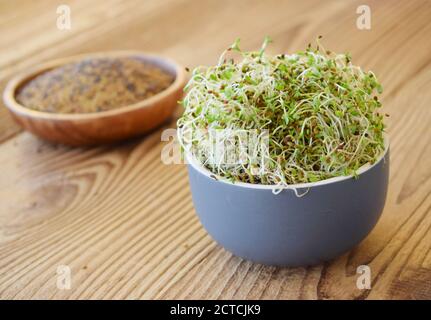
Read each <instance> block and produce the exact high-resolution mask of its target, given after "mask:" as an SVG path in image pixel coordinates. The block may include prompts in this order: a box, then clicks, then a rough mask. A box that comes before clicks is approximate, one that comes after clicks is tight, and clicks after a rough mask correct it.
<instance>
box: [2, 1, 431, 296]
mask: <svg viewBox="0 0 431 320" xmlns="http://www.w3.org/2000/svg"><path fill="white" fill-rule="evenodd" d="M20 2H22V3H20V4H19V5H18V6H17V5H15V4H12V3H10V2H5V1H3V2H1V3H0V16H1V19H0V25H1V27H2V33H1V35H0V43H1V46H2V48H7V50H2V51H1V52H0V70H1V71H0V72H1V73H0V88H3V87H4V85H5V84H6V82H7V80H8V79H10V77H11V76H13V75H14V74H15V73H16V72H18V71H21V70H25V69H26V68H28V67H30V66H32V65H34V64H35V63H38V62H41V61H45V60H48V59H52V58H59V57H64V56H68V55H72V54H77V53H84V52H94V51H103V50H112V49H134V50H143V51H153V52H159V53H162V54H164V55H167V56H171V57H174V58H175V59H176V60H178V62H179V63H181V64H183V65H187V66H189V67H194V66H196V65H199V64H209V63H214V62H215V61H216V59H217V56H218V54H219V53H220V52H221V51H222V50H223V49H224V48H225V47H226V46H227V45H229V44H230V43H231V42H232V41H233V40H234V39H235V38H236V37H241V39H242V42H243V47H244V48H245V49H251V48H257V47H258V46H259V45H260V43H261V41H262V39H263V37H264V36H265V35H270V36H271V37H272V38H273V39H274V44H273V45H272V46H271V48H270V51H273V52H282V51H286V52H292V51H295V50H300V49H303V48H304V47H305V46H306V44H307V43H308V42H310V41H313V39H315V38H316V37H317V36H318V35H319V34H321V35H323V37H324V44H325V46H326V47H328V48H331V50H334V51H349V52H351V53H352V56H353V61H354V63H356V64H359V65H361V66H363V67H364V68H365V69H371V70H373V71H374V72H375V73H376V74H377V75H378V76H379V78H380V80H381V81H382V83H383V85H384V89H385V91H384V95H383V104H384V111H385V112H387V113H389V114H390V117H389V119H388V126H389V128H388V131H389V136H390V140H391V174H390V186H389V194H388V199H387V203H386V207H385V210H384V213H383V216H382V218H381V220H380V221H379V223H378V224H377V226H376V228H375V229H374V230H373V232H372V233H371V234H370V235H369V236H368V237H367V238H366V239H365V240H364V241H363V242H362V243H361V244H360V245H359V246H358V247H357V248H355V249H354V250H352V251H351V252H349V253H347V254H345V255H344V256H342V257H340V258H338V259H336V260H334V261H331V262H328V263H326V264H324V265H319V266H315V267H310V268H294V269H293V268H271V267H265V266H262V265H257V264H253V263H251V262H248V261H244V260H241V259H239V258H237V257H234V256H232V255H231V254H230V253H228V252H226V251H225V250H223V249H222V248H220V247H219V246H218V245H216V244H215V243H214V242H213V241H212V240H211V239H210V238H209V236H208V235H207V234H206V233H205V231H204V230H203V229H202V227H201V226H200V224H199V221H198V220H197V218H196V216H195V213H194V209H193V206H192V203H191V197H190V192H189V188H188V181H187V174H186V170H185V167H184V166H183V165H170V166H167V165H164V164H163V163H162V162H161V161H160V152H161V149H162V148H163V143H162V142H160V134H161V132H162V130H163V129H164V128H167V127H174V126H175V123H174V122H172V123H170V124H169V125H167V126H165V127H164V128H161V129H159V130H157V131H155V132H153V133H151V134H149V135H147V136H145V137H142V138H138V139H135V140H131V141H128V142H125V143H121V144H117V145H113V146H107V147H99V148H78V149H74V148H68V147H64V146H59V145H52V144H48V143H46V142H43V141H41V140H38V139H37V138H34V137H33V136H31V135H30V134H29V133H26V132H21V131H20V129H19V128H18V127H17V126H16V125H15V124H14V123H13V121H12V119H11V118H10V117H9V116H8V114H7V113H6V111H5V109H4V108H0V163H1V165H2V170H1V171H0V297H1V298H4V299H11V298H15V299H23V298H32V299H36V298H43V299H46V298H56V299H75V298H81V299H83V298H89V299H123V298H125V299H135V298H138V299H146V298H150V299H152V298H161V299H170V298H186V299H189V298H208V299H209V298H215V299H231V298H233V299H338V298H339V299H431V232H430V229H431V214H430V212H431V210H430V208H431V164H430V160H429V159H431V146H430V143H429V142H430V139H431V128H430V124H431V109H430V102H429V101H430V100H431V91H430V90H429V89H430V85H431V54H430V53H431V42H430V41H429V39H430V38H431V24H430V23H429V21H430V19H431V2H430V1H427V0H423V1H399V2H393V1H389V0H387V1H337V0H334V1H317V0H306V1H305V0H303V1H275V0H274V1H265V2H263V1H219V0H218V1H215V0H214V1H192V0H168V1H163V2H162V1H146V2H144V3H143V2H141V1H138V0H134V1H120V0H112V1H91V2H88V1H77V0H75V1H69V4H70V6H71V9H72V19H73V20H72V30H70V31H59V30H57V29H56V27H55V19H56V14H55V10H56V7H57V5H59V4H60V2H59V1H50V0H44V1H37V2H32V1H20ZM14 3H15V2H14ZM362 4H368V5H369V6H370V7H371V12H372V28H371V30H369V31H361V30H358V29H357V28H356V18H357V14H356V8H357V7H358V6H359V5H362ZM18 7H19V8H20V9H19V10H18V9H16V8H18ZM364 264H366V265H368V266H370V268H371V272H372V288H371V290H359V289H358V288H357V287H356V280H357V277H358V275H357V274H356V268H357V266H359V265H364ZM58 265H69V266H70V267H71V269H72V287H71V289H70V290H59V289H57V287H56V268H57V266H58Z"/></svg>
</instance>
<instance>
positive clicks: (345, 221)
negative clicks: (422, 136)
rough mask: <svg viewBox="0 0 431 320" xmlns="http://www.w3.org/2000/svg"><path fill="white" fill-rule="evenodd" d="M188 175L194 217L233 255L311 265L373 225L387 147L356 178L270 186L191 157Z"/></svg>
mask: <svg viewBox="0 0 431 320" xmlns="http://www.w3.org/2000/svg"><path fill="white" fill-rule="evenodd" d="M187 160H188V163H189V166H188V168H189V178H190V186H191V191H192V197H193V203H194V206H195V209H196V212H197V214H198V216H199V219H200V221H201V223H202V224H203V226H204V227H205V229H206V230H207V231H208V233H209V234H210V235H211V236H212V238H213V239H214V240H215V241H217V242H218V243H219V244H220V245H222V246H223V247H224V248H226V249H227V250H229V251H231V252H232V253H234V254H235V255H237V256H240V257H242V258H245V259H248V260H252V261H255V262H259V263H263V264H267V265H277V266H309V265H314V264H318V263H320V262H323V261H328V260H330V259H332V258H335V257H337V256H339V255H341V254H342V253H344V252H346V251H348V250H350V249H352V248H353V247H354V246H356V245H357V244H358V243H359V242H360V241H362V240H363V239H364V238H365V237H366V236H367V235H368V233H369V232H370V231H371V230H372V229H373V227H374V226H375V225H376V223H377V221H378V219H379V217H380V215H381V213H382V211H383V207H384V204H385V199H386V191H387V187H388V175H389V147H387V148H386V150H385V152H384V154H383V155H382V157H381V158H380V159H379V160H378V161H377V162H376V163H375V164H374V165H372V166H369V165H368V166H364V167H362V168H361V169H360V170H359V178H358V179H354V178H353V177H351V176H348V177H337V178H332V179H328V180H323V181H320V182H318V183H313V184H300V185H295V187H296V188H298V189H297V191H298V193H302V192H305V191H307V190H308V192H307V193H306V195H304V196H303V197H297V196H296V195H295V192H294V191H293V190H289V189H286V190H283V191H282V192H281V193H279V194H273V193H272V189H271V187H270V186H264V185H253V184H246V183H235V184H232V183H230V182H226V181H216V180H215V179H214V178H212V177H211V176H210V175H212V174H211V172H209V171H208V170H206V169H205V168H203V167H202V166H200V165H199V164H197V163H196V162H195V161H194V160H193V159H191V157H190V156H189V157H187Z"/></svg>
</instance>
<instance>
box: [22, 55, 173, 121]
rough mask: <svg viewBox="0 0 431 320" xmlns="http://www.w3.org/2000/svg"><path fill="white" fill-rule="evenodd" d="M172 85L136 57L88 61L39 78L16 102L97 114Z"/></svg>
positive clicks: (167, 76)
mask: <svg viewBox="0 0 431 320" xmlns="http://www.w3.org/2000/svg"><path fill="white" fill-rule="evenodd" d="M173 81H174V76H173V75H171V74H170V73H168V72H167V71H165V70H163V69H161V68H159V67H158V66H155V65H152V64H149V63H147V62H145V61H143V60H142V59H141V58H139V57H119V58H89V59H84V60H82V61H79V62H76V63H70V64H66V65H64V66H61V67H58V68H54V69H52V70H49V71H47V72H44V73H42V74H40V75H39V76H37V77H35V78H34V79H32V80H30V81H29V82H27V83H26V84H25V85H24V86H23V87H22V88H21V89H20V90H19V91H18V93H17V96H16V99H17V101H18V102H19V103H20V104H22V105H23V106H25V107H27V108H30V109H34V110H38V111H44V112H54V113H89V112H100V111H106V110H112V109H116V108H120V107H124V106H127V105H130V104H133V103H137V102H139V101H142V100H144V99H147V98H150V97H151V96H153V95H155V94H157V93H159V92H161V91H163V90H165V89H166V88H167V87H169V86H170V85H171V83H172V82H173Z"/></svg>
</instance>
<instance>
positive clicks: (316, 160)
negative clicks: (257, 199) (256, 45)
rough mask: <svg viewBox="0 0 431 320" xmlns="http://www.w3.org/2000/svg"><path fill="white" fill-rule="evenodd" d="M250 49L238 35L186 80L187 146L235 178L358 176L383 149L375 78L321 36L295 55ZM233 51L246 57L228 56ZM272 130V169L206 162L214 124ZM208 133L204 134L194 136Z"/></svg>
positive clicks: (183, 128) (183, 122)
mask: <svg viewBox="0 0 431 320" xmlns="http://www.w3.org/2000/svg"><path fill="white" fill-rule="evenodd" d="M268 42H269V39H266V40H265V42H264V44H263V46H262V48H261V50H260V51H256V52H243V51H241V49H240V48H239V40H237V41H236V42H235V43H234V44H233V45H232V46H231V47H230V48H229V49H228V50H226V51H225V52H224V53H223V55H222V56H221V58H220V60H219V63H218V64H217V65H215V66H211V67H198V68H196V69H195V70H194V71H193V73H192V77H191V79H190V81H189V83H188V84H187V86H186V92H187V94H186V96H185V98H184V100H183V101H182V104H183V106H184V109H185V110H184V113H183V115H182V117H181V118H180V119H179V120H178V128H179V138H180V142H181V144H182V146H183V147H184V148H185V149H186V150H185V151H186V152H190V150H191V148H194V150H198V153H199V154H200V155H203V156H202V157H200V158H199V159H196V160H198V161H199V162H200V163H201V164H202V165H203V166H205V167H206V168H207V169H209V170H210V171H211V172H213V173H214V174H215V175H218V176H219V177H222V178H227V179H229V180H231V181H232V182H237V181H238V182H247V183H256V184H266V185H277V186H287V185H291V184H297V183H307V182H317V181H320V180H324V179H328V178H332V177H338V176H345V175H354V176H355V175H356V172H357V170H358V169H359V168H360V167H361V166H363V165H365V164H367V163H370V164H372V163H374V162H375V161H376V160H377V159H379V158H380V157H381V155H382V153H383V151H384V148H385V146H384V136H383V131H384V127H385V126H384V123H383V115H381V114H379V113H378V112H377V110H378V108H379V107H380V106H381V103H380V102H379V98H378V95H379V94H380V93H381V92H382V87H381V85H380V84H379V82H378V80H377V78H376V76H375V75H374V73H372V72H371V71H369V72H365V71H363V70H362V69H361V68H360V67H358V66H355V65H353V64H352V63H351V58H350V55H349V54H335V53H331V52H329V51H325V50H324V49H323V48H322V46H321V45H319V40H318V41H317V43H318V44H317V45H316V47H312V46H309V47H308V48H307V49H306V50H305V51H302V52H297V53H295V54H290V55H287V54H280V55H276V56H271V55H268V54H266V53H265V48H266V46H267V44H268ZM227 51H234V52H236V53H237V54H239V56H240V59H239V61H235V60H233V59H226V58H225V56H226V53H227ZM213 129H214V130H220V129H227V131H231V130H233V131H235V130H250V129H253V130H258V131H263V130H267V132H268V133H269V150H268V155H267V157H268V159H266V160H268V161H267V163H268V164H269V166H268V168H266V169H265V172H264V173H262V174H254V173H255V172H256V170H255V169H256V168H254V167H253V166H256V164H250V163H247V162H246V163H239V164H231V163H227V164H225V163H223V162H220V163H212V162H210V161H206V159H209V158H211V154H209V152H210V150H213V149H211V147H210V144H211V143H212V141H211V139H210V137H209V134H205V133H208V132H211V130H213ZM191 132H201V133H202V132H204V134H203V135H202V134H201V135H194V134H189V133H191Z"/></svg>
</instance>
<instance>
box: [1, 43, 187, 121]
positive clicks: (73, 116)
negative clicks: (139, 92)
mask: <svg viewBox="0 0 431 320" xmlns="http://www.w3.org/2000/svg"><path fill="white" fill-rule="evenodd" d="M133 56H137V57H141V58H143V59H144V61H148V62H155V63H156V64H162V65H163V64H164V65H166V66H167V68H169V69H172V70H173V73H174V76H175V79H174V81H173V82H172V83H171V84H170V85H169V87H167V88H166V89H164V90H163V91H161V92H159V93H157V94H155V95H154V96H152V97H150V98H147V99H144V100H141V101H138V102H136V103H133V104H129V105H125V106H122V107H119V108H115V109H111V110H105V111H100V112H88V113H55V112H44V111H39V110H33V109H30V108H27V107H25V106H23V105H22V104H20V103H19V102H18V101H17V100H16V92H17V90H18V89H19V88H20V87H21V86H22V85H23V84H24V83H26V82H27V81H30V80H31V79H32V78H34V77H36V76H37V75H39V74H42V73H44V72H46V71H49V70H52V69H54V68H57V67H60V66H62V65H65V64H68V63H73V62H78V61H80V60H83V59H88V58H90V59H91V58H93V59H94V58H107V57H109V58H116V57H133ZM185 83H186V73H185V69H184V68H183V67H182V66H181V65H180V64H178V63H177V62H175V61H174V60H172V59H170V58H167V57H165V56H163V55H159V54H155V53H148V52H143V51H137V50H116V51H105V52H92V53H83V54H77V55H73V56H69V57H65V58H59V59H54V60H50V61H47V62H43V63H40V64H37V65H36V66H34V67H32V68H30V69H29V70H27V71H25V72H21V73H19V74H17V75H16V76H15V77H13V78H12V79H10V80H9V82H8V83H7V85H6V88H5V90H4V92H3V102H4V104H5V106H6V107H7V108H8V109H9V110H10V111H11V112H13V113H16V114H19V115H20V116H25V117H31V118H37V119H43V120H60V121H62V120H64V121H69V120H92V119H96V118H103V117H111V116H117V115H119V114H124V113H128V112H132V111H135V110H139V109H142V108H148V107H150V106H151V105H153V104H154V102H156V101H159V100H162V99H164V98H166V97H168V96H169V95H171V94H172V93H174V92H175V91H177V90H178V89H179V88H181V87H182V86H184V85H185Z"/></svg>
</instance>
